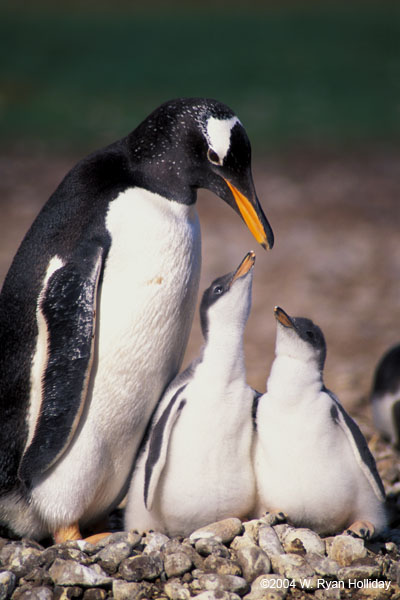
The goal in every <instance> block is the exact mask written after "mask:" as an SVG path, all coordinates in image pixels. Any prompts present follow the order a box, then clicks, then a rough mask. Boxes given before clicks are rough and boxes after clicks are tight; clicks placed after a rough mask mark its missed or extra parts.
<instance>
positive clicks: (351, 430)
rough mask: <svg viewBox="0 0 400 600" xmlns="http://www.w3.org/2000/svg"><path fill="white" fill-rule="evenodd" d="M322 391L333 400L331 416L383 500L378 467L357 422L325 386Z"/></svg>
mask: <svg viewBox="0 0 400 600" xmlns="http://www.w3.org/2000/svg"><path fill="white" fill-rule="evenodd" d="M323 391H324V392H326V393H327V394H329V396H330V397H331V398H332V400H333V404H332V407H331V417H332V419H333V421H334V422H335V423H336V424H337V425H339V427H341V429H342V431H343V432H344V433H345V435H346V437H347V439H348V440H349V442H350V446H351V448H352V450H353V452H354V456H355V458H356V460H357V463H358V464H359V466H360V468H361V470H362V471H363V473H364V475H365V477H366V478H367V479H368V481H369V483H370V485H371V487H372V489H373V490H374V492H375V495H376V497H377V498H378V500H380V501H381V502H384V501H385V488H384V487H383V483H382V480H381V478H380V476H379V473H378V469H377V468H376V463H375V459H374V457H373V456H372V454H371V451H370V449H369V448H368V444H367V442H366V439H365V437H364V436H363V434H362V432H361V430H360V428H359V427H358V425H357V423H356V422H355V421H353V419H352V418H351V417H350V416H349V415H348V414H347V412H346V411H345V410H344V408H343V406H342V405H341V404H340V402H339V400H338V399H337V398H336V396H335V395H334V394H333V393H332V392H331V391H330V390H328V389H327V388H324V390H323Z"/></svg>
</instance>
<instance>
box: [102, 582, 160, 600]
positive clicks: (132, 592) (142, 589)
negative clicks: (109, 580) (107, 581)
mask: <svg viewBox="0 0 400 600" xmlns="http://www.w3.org/2000/svg"><path fill="white" fill-rule="evenodd" d="M151 590H152V588H151V587H150V586H149V585H148V584H144V583H127V582H126V581H120V580H119V579H114V581H113V585H112V597H113V598H114V600H145V599H148V598H149V597H151V595H150V594H151V593H152V591H151Z"/></svg>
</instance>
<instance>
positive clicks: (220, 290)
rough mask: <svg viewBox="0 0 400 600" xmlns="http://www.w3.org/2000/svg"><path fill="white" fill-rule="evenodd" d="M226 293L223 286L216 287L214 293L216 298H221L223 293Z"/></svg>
mask: <svg viewBox="0 0 400 600" xmlns="http://www.w3.org/2000/svg"><path fill="white" fill-rule="evenodd" d="M223 291H224V289H223V287H222V285H216V286H215V288H214V290H213V292H214V294H215V295H216V296H220V295H221V294H222V292H223Z"/></svg>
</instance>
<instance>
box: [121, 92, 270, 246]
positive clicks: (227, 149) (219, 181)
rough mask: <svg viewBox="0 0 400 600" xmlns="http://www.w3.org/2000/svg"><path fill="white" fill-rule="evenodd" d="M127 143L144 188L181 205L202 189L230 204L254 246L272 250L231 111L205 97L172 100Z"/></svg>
mask: <svg viewBox="0 0 400 600" xmlns="http://www.w3.org/2000/svg"><path fill="white" fill-rule="evenodd" d="M126 141H127V143H128V149H129V157H130V160H131V162H132V167H133V169H134V170H135V174H137V177H139V181H140V183H141V184H142V185H143V186H144V187H146V188H148V189H149V190H151V191H153V192H156V193H158V194H160V195H162V196H165V197H168V198H169V199H171V200H175V201H177V202H181V203H185V204H190V203H193V202H195V200H196V190H197V189H198V188H206V189H208V190H210V191H212V192H214V193H215V194H217V195H218V196H219V197H220V198H222V200H224V201H225V202H227V204H229V205H230V206H232V208H233V209H234V210H235V211H236V212H237V213H238V214H239V215H240V216H241V218H242V219H243V221H244V222H245V223H246V225H247V227H248V228H249V229H250V231H251V233H252V234H253V236H254V237H255V239H256V240H257V242H259V243H260V244H261V245H262V246H263V247H264V248H272V246H273V243H274V236H273V233H272V229H271V227H270V225H269V223H268V221H267V218H266V217H265V215H264V212H263V210H262V208H261V206H260V203H259V201H258V198H257V194H256V191H255V187H254V183H253V177H252V173H251V148H250V142H249V139H248V137H247V134H246V131H245V129H244V127H243V125H242V124H241V122H240V121H239V119H238V117H237V116H236V115H235V114H234V113H233V111H232V110H231V109H230V108H228V107H227V106H225V105H224V104H221V103H220V102H218V101H216V100H210V99H204V98H180V99H177V100H171V101H169V102H166V103H165V104H162V105H161V106H160V107H159V108H157V109H156V110H155V111H154V112H153V113H151V114H150V115H149V116H148V117H147V119H145V120H144V121H143V122H142V123H141V124H140V125H139V127H137V129H135V130H134V131H133V132H132V133H131V134H130V135H129V136H128V137H127V139H126Z"/></svg>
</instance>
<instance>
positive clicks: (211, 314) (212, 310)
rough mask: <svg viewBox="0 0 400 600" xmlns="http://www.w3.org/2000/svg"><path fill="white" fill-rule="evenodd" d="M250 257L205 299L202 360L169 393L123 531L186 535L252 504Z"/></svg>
mask: <svg viewBox="0 0 400 600" xmlns="http://www.w3.org/2000/svg"><path fill="white" fill-rule="evenodd" d="M254 261H255V255H254V253H253V252H249V253H248V254H247V255H246V257H245V258H244V260H243V261H242V263H241V264H240V265H239V267H238V268H237V270H236V271H235V272H234V273H230V274H228V275H225V276H223V277H220V278H218V279H216V280H215V281H213V283H212V284H211V286H210V287H209V288H208V289H207V290H206V291H205V292H204V294H203V298H202V301H201V305H200V319H201V326H202V332H203V336H204V338H205V345H204V347H203V350H202V353H201V356H200V357H199V358H197V359H196V360H195V361H194V362H193V363H192V364H191V365H190V366H189V367H188V369H187V370H186V371H184V372H183V373H182V374H181V375H179V376H178V377H177V378H176V379H175V380H174V381H173V382H172V383H171V385H170V386H169V388H168V389H167V391H166V393H165V395H164V396H163V398H162V400H161V403H160V405H159V407H158V409H157V411H156V413H155V416H154V419H153V422H152V424H151V427H150V429H149V433H148V436H147V440H146V443H145V444H144V447H143V449H142V453H141V455H140V458H139V460H138V462H137V466H136V469H135V471H134V474H133V478H132V482H131V485H130V490H129V495H128V503H127V508H126V514H125V528H126V529H127V530H129V529H137V530H138V531H146V530H149V529H156V530H157V531H161V532H164V533H167V534H168V535H171V536H174V535H183V536H188V535H189V534H190V533H191V532H192V531H194V530H195V529H196V528H198V527H201V526H203V525H206V524H207V523H210V522H213V521H216V520H219V519H223V518H225V517H239V518H241V517H245V516H246V515H247V514H248V512H249V511H250V509H251V508H252V506H253V503H254V499H255V481H254V474H253V469H252V464H251V444H252V439H253V423H252V405H253V400H254V394H255V392H254V391H253V390H252V389H251V388H250V387H249V386H248V385H247V384H246V374H245V366H244V356H243V332H244V328H245V325H246V321H247V318H248V315H249V312H250V306H251V288H252V278H253V265H254Z"/></svg>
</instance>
